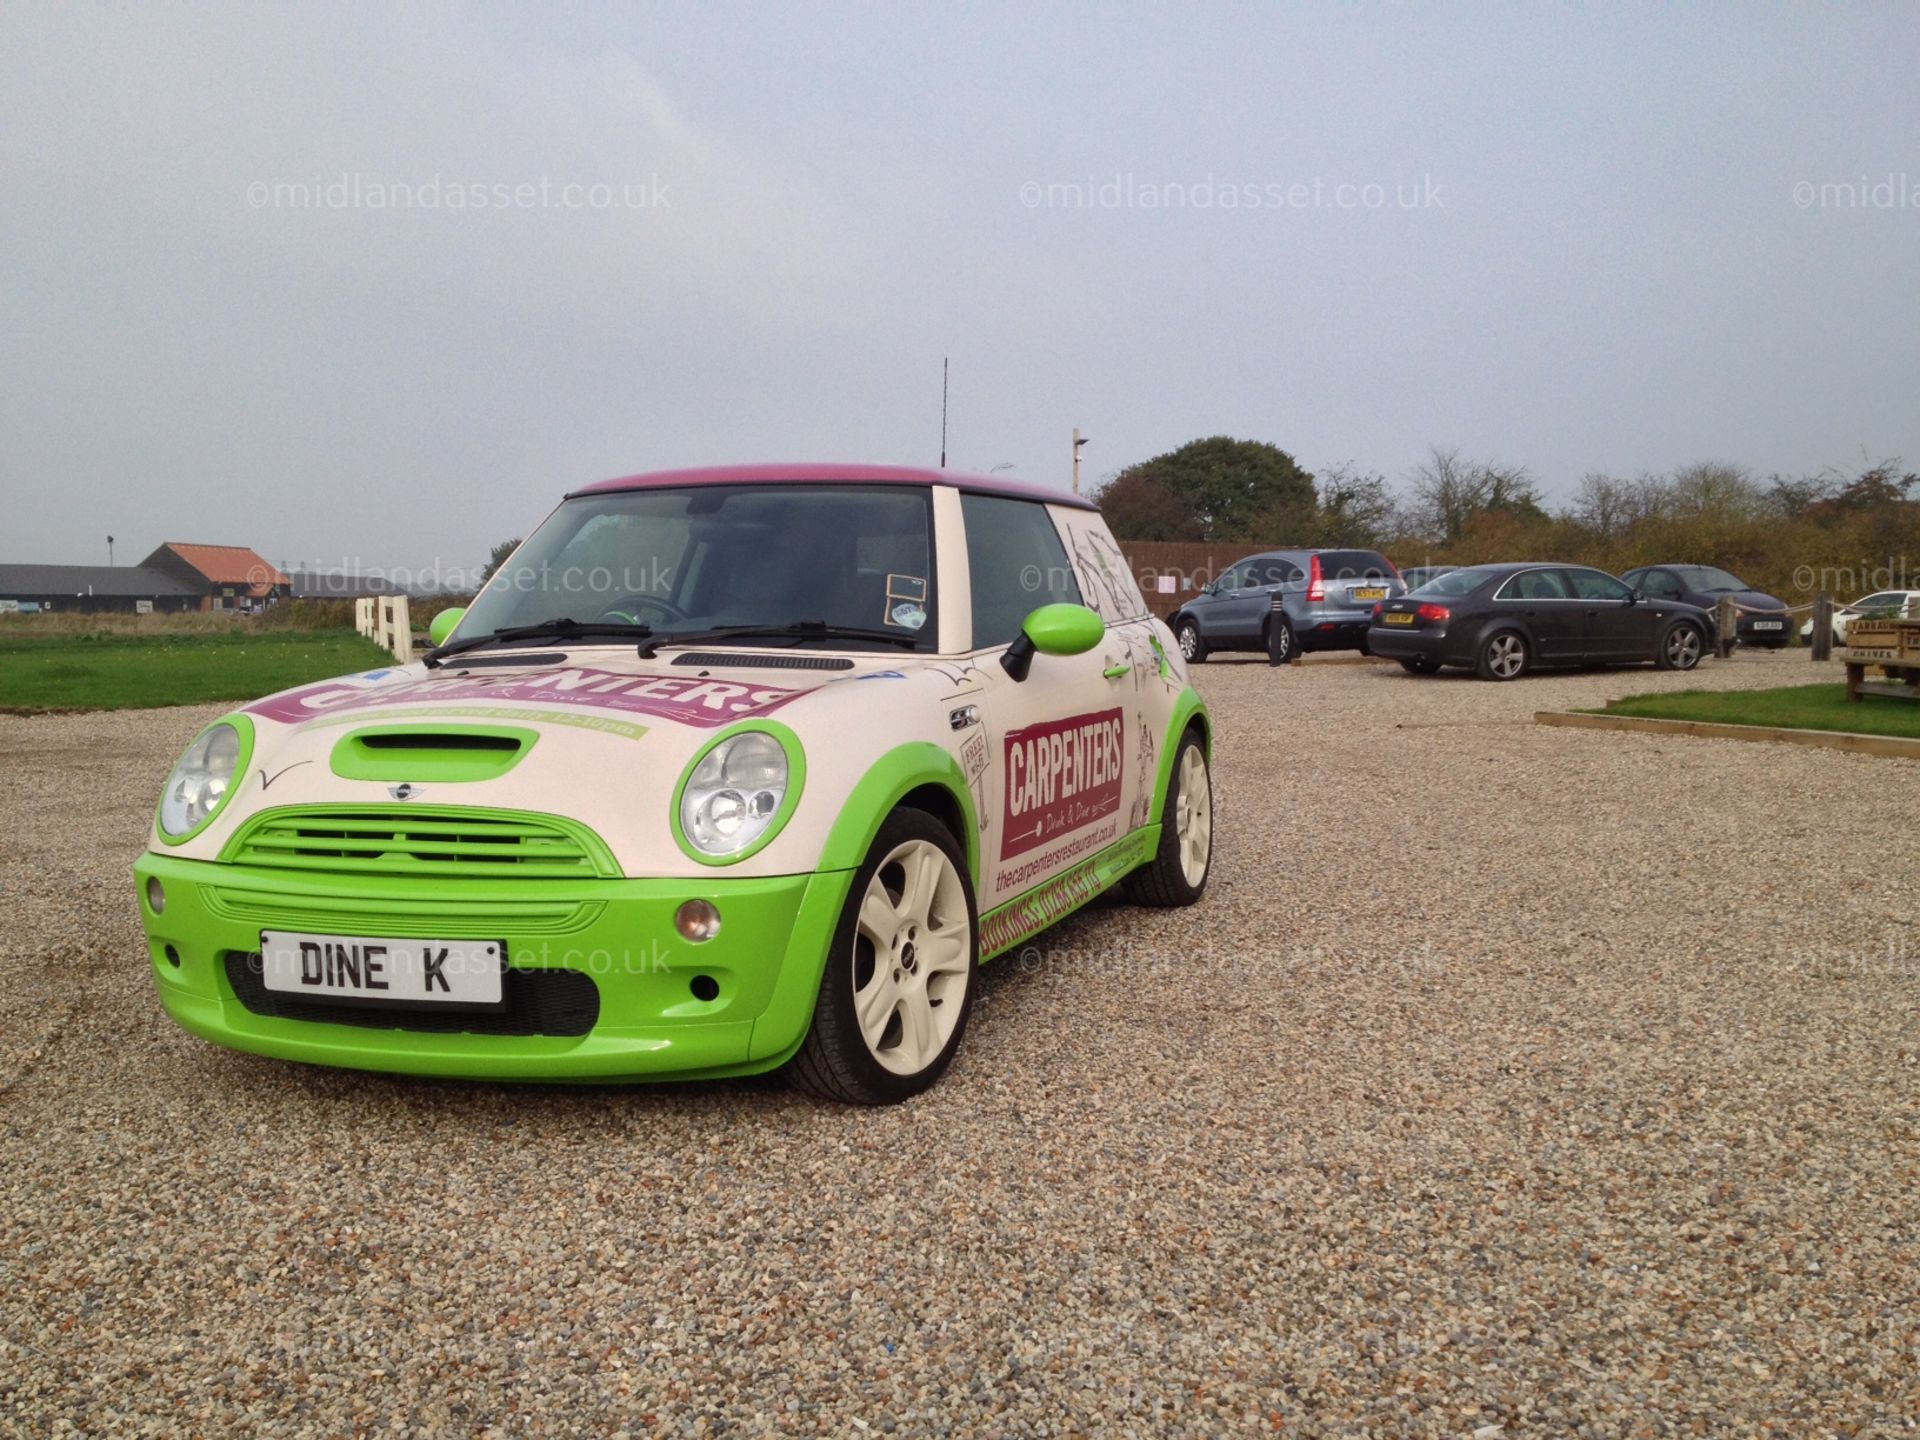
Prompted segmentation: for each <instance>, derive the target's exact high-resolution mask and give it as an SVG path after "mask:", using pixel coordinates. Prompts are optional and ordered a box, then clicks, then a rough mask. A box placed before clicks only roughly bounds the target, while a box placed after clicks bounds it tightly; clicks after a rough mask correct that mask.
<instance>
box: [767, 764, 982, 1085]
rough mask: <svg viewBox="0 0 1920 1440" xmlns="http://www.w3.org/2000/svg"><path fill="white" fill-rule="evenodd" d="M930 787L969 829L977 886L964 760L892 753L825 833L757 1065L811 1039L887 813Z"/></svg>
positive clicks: (975, 833) (976, 831) (976, 842)
mask: <svg viewBox="0 0 1920 1440" xmlns="http://www.w3.org/2000/svg"><path fill="white" fill-rule="evenodd" d="M928 788H937V789H938V790H940V791H941V792H942V794H943V795H944V796H945V797H946V798H948V799H950V800H951V801H952V803H953V806H954V809H955V812H956V813H957V814H958V815H959V816H960V819H961V825H962V828H963V829H964V830H965V831H966V834H965V835H964V836H962V837H961V843H962V845H963V846H964V847H965V849H966V852H967V869H968V870H969V872H970V873H971V875H972V878H973V881H974V883H975V885H976V886H977V885H978V884H979V877H980V827H979V822H978V819H977V816H976V812H975V810H974V805H973V791H972V789H971V788H970V787H969V786H968V784H967V777H966V774H965V772H964V771H962V770H961V768H960V764H959V762H958V761H957V760H955V759H954V758H953V756H952V755H950V754H948V753H947V752H946V751H945V750H943V749H941V748H940V747H939V746H938V745H934V744H931V743H929V742H927V741H923V740H917V741H912V742H910V743H908V744H905V745H900V746H896V747H895V748H894V749H892V750H889V751H888V752H887V753H886V754H885V755H883V756H881V757H880V759H879V760H878V761H877V762H876V763H875V764H874V765H873V767H872V768H871V769H869V770H868V771H867V773H866V774H865V775H863V776H862V777H861V779H860V783H859V784H857V785H855V786H854V787H853V792H852V793H851V794H850V795H848V797H847V800H846V803H845V804H844V805H842V806H841V807H840V815H839V818H838V819H836V820H835V821H834V822H833V828H832V830H830V831H829V832H828V834H827V843H826V845H825V846H824V847H823V849H822V850H821V853H820V862H819V865H818V866H817V867H816V871H815V874H814V876H813V879H812V881H811V882H810V883H809V884H808V886H807V893H806V898H805V899H804V900H803V901H802V902H801V906H800V913H799V914H798V915H797V916H796V917H795V918H794V923H793V929H792V932H791V933H790V935H789V936H788V938H787V946H786V955H785V959H784V960H783V961H782V963H781V966H780V974H779V978H778V980H777V981H776V982H775V984H774V992H773V995H772V997H771V998H770V999H769V1001H768V1002H767V1008H766V1009H765V1010H764V1011H763V1012H762V1013H761V1015H760V1018H759V1019H757V1020H755V1021H754V1023H753V1040H752V1044H751V1047H750V1048H751V1054H752V1059H753V1061H754V1062H755V1063H756V1064H758V1065H761V1066H763V1067H766V1066H771V1065H778V1064H780V1063H782V1062H783V1061H785V1060H786V1059H787V1058H788V1057H789V1056H791V1055H792V1054H793V1053H794V1052H795V1051H796V1050H798V1049H799V1048H800V1044H801V1042H802V1041H803V1040H805V1039H806V1036H807V1027H808V1026H809V1025H811V1024H812V1023H813V1007H814V1002H815V1001H816V1000H817V999H818V998H819V995H820V976H821V974H822V973H823V972H824V971H825V969H826V964H827V948H828V946H829V945H831V944H832V943H833V933H834V930H835V928H836V927H837V926H838V925H839V923H840V911H841V907H842V906H843V905H844V904H845V903H846V898H847V887H848V886H849V885H850V884H852V883H853V872H854V871H855V870H856V869H858V868H859V867H860V865H861V864H862V863H863V862H864V861H865V860H866V858H867V852H868V851H869V850H871V849H872V848H873V842H874V838H875V837H876V836H877V835H879V833H880V827H881V826H882V825H883V824H885V823H886V819H887V816H889V815H891V814H892V813H893V812H894V810H895V809H896V808H898V806H899V805H900V802H901V801H903V800H905V799H906V798H907V797H908V796H909V795H912V794H913V793H914V792H915V791H918V790H925V789H928Z"/></svg>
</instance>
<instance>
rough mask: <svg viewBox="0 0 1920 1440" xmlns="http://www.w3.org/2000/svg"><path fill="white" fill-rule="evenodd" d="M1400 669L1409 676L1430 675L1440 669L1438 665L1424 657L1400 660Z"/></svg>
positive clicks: (1407, 657) (1413, 656)
mask: <svg viewBox="0 0 1920 1440" xmlns="http://www.w3.org/2000/svg"><path fill="white" fill-rule="evenodd" d="M1400 668H1401V669H1402V670H1405V671H1406V672H1407V673H1408V674H1409V675H1431V674H1433V672H1434V671H1436V670H1438V669H1439V668H1440V664H1439V662H1438V661H1436V660H1433V659H1430V658H1429V657H1427V656H1425V655H1409V656H1406V657H1404V658H1402V660H1401V661H1400Z"/></svg>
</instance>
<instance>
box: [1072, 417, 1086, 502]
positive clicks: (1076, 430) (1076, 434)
mask: <svg viewBox="0 0 1920 1440" xmlns="http://www.w3.org/2000/svg"><path fill="white" fill-rule="evenodd" d="M1086 443H1087V437H1086V436H1084V435H1082V434H1081V433H1080V427H1079V426H1078V425H1076V426H1074V427H1073V493H1074V494H1076V495H1078V494H1079V493H1080V447H1081V446H1082V445H1084V444H1086Z"/></svg>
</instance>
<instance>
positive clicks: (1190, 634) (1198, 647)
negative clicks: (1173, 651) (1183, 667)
mask: <svg viewBox="0 0 1920 1440" xmlns="http://www.w3.org/2000/svg"><path fill="white" fill-rule="evenodd" d="M1174 638H1175V639H1176V640H1178V641H1179V642H1180V653H1181V655H1183V656H1184V657H1185V658H1186V661H1187V663H1188V664H1189V665H1198V664H1199V663H1200V662H1201V661H1203V660H1205V659H1206V658H1207V642H1206V641H1204V640H1202V639H1201V638H1200V627H1199V626H1198V625H1196V624H1194V623H1193V621H1191V620H1182V621H1181V622H1180V629H1179V631H1178V632H1177V633H1176V634H1175V636H1174Z"/></svg>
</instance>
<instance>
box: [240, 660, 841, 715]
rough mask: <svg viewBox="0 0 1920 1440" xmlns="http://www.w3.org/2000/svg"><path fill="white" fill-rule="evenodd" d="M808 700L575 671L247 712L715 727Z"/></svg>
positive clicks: (664, 678)
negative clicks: (517, 714)
mask: <svg viewBox="0 0 1920 1440" xmlns="http://www.w3.org/2000/svg"><path fill="white" fill-rule="evenodd" d="M806 693H807V692H806V691H804V690H777V689H769V688H767V687H765V686H754V685H734V684H729V683H727V682H725V681H719V680H698V679H692V678H689V677H687V676H682V675H620V674H616V673H614V672H613V671H610V670H577V669H571V668H569V669H563V670H543V671H540V672H538V673H536V674H532V675H526V674H521V675H502V676H498V677H495V676H486V675H464V676H445V677H441V676H428V677H427V678H425V679H421V680H409V681H405V682H403V683H401V684H398V685H394V684H380V683H373V684H366V683H357V684H356V683H354V681H352V680H351V679H349V680H326V681H322V682H321V683H320V684H318V685H308V686H305V687H303V688H301V689H299V690H290V691H288V692H287V693H286V694H284V695H275V696H273V697H271V698H270V699H266V700H261V701H257V702H255V703H254V704H252V705H249V706H248V707H247V712H248V713H249V714H252V715H264V716H265V717H266V718H267V719H269V720H281V721H285V722H286V723H287V724H289V725H297V724H299V723H300V722H301V721H303V720H311V719H313V718H314V717H315V716H318V715H335V714H339V713H341V712H343V711H354V710H384V709H385V708H387V707H388V706H390V705H418V704H419V703H420V702H422V701H431V700H486V701H488V702H490V703H491V702H498V701H503V700H505V701H510V700H525V701H529V702H534V701H537V702H538V703H540V704H542V705H566V706H578V707H580V708H581V709H587V710H613V711H618V712H619V713H621V714H624V715H652V716H656V717H658V718H660V719H663V720H674V721H678V722H679V723H680V724H682V725H696V726H701V727H704V728H711V727H714V726H718V725H728V724H731V723H732V722H734V721H735V720H743V719H746V718H748V717H750V716H754V715H765V714H767V713H768V712H770V711H773V710H778V709H779V708H780V707H781V706H782V705H785V704H786V703H787V702H788V701H789V700H792V699H794V698H795V697H796V696H799V695H804V694H806Z"/></svg>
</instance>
